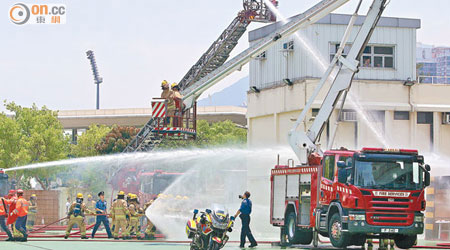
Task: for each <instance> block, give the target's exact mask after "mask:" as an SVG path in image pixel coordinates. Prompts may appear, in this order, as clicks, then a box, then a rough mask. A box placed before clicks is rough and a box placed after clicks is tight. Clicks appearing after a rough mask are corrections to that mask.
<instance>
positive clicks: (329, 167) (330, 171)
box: [322, 155, 335, 181]
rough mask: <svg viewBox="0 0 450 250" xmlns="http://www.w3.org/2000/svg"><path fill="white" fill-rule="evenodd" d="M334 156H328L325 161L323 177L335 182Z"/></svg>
mask: <svg viewBox="0 0 450 250" xmlns="http://www.w3.org/2000/svg"><path fill="white" fill-rule="evenodd" d="M334 165H335V162H334V155H326V156H325V158H324V160H323V173H322V176H323V177H324V178H327V179H328V180H332V181H333V180H334Z"/></svg>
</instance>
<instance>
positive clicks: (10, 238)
mask: <svg viewBox="0 0 450 250" xmlns="http://www.w3.org/2000/svg"><path fill="white" fill-rule="evenodd" d="M5 241H15V239H14V238H13V237H8V239H6V240H5Z"/></svg>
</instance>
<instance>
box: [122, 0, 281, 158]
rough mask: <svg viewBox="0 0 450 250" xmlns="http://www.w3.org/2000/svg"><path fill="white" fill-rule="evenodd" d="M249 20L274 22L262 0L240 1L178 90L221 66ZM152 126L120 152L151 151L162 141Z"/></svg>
mask: <svg viewBox="0 0 450 250" xmlns="http://www.w3.org/2000/svg"><path fill="white" fill-rule="evenodd" d="M252 21H256V22H271V21H274V19H273V16H272V13H271V12H270V10H269V8H268V7H267V6H266V5H265V4H264V1H263V0H256V1H255V0H244V10H243V11H240V12H239V13H238V15H237V16H236V18H234V19H233V21H232V22H231V24H230V25H229V26H228V27H227V28H226V29H225V30H224V31H223V32H222V34H221V35H220V36H219V38H218V39H217V40H216V41H214V43H213V44H212V45H211V46H210V47H209V49H208V50H207V51H206V52H205V53H204V54H203V55H202V57H200V59H199V60H198V61H197V63H196V64H195V65H194V66H192V68H191V69H190V70H189V71H188V73H187V74H186V75H185V76H184V77H183V79H181V81H180V82H179V84H178V85H179V86H180V90H181V91H183V90H184V89H186V88H188V87H189V86H191V85H192V83H194V82H196V81H198V80H200V79H202V78H203V77H205V76H206V75H208V74H209V73H210V72H212V71H214V70H216V69H217V68H218V67H220V66H222V65H223V64H224V63H225V61H226V60H227V59H228V57H229V56H230V53H231V51H232V50H233V49H234V48H235V47H236V45H237V44H238V41H239V39H240V38H241V37H242V35H243V34H244V33H245V31H246V30H247V27H248V25H249V24H250V22H252ZM191 107H192V106H191ZM156 124H157V122H156V120H155V119H153V118H151V119H150V120H149V121H148V122H147V124H145V126H144V127H143V128H142V129H141V131H140V132H139V133H138V134H137V136H136V137H135V138H134V139H133V140H132V141H131V142H130V144H129V145H128V146H127V147H126V148H125V150H124V151H123V152H124V153H129V152H136V151H151V150H153V149H154V148H155V147H156V146H157V145H158V144H159V143H161V141H162V136H161V135H160V134H158V133H155V132H153V131H154V129H155V127H156Z"/></svg>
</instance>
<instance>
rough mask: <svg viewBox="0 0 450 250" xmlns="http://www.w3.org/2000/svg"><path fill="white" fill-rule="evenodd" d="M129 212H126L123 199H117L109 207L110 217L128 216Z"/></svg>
mask: <svg viewBox="0 0 450 250" xmlns="http://www.w3.org/2000/svg"><path fill="white" fill-rule="evenodd" d="M129 214H130V211H129V210H128V205H127V202H126V201H125V200H123V199H117V200H116V201H115V202H113V204H112V206H111V215H112V216H118V215H129Z"/></svg>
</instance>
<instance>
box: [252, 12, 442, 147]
mask: <svg viewBox="0 0 450 250" xmlns="http://www.w3.org/2000/svg"><path fill="white" fill-rule="evenodd" d="M363 19H364V17H359V18H358V21H357V22H356V24H357V25H358V26H356V27H355V28H354V30H353V34H352V36H351V37H350V39H349V41H352V40H353V39H354V37H355V35H356V32H357V30H358V29H359V27H360V26H359V25H360V24H361V23H362V22H363ZM349 20H350V16H349V15H340V14H330V15H328V16H326V17H325V18H323V19H322V20H320V21H319V22H317V23H316V24H314V25H311V26H309V27H308V28H306V29H305V30H302V31H300V34H301V35H300V38H296V37H295V36H291V37H287V38H284V39H280V40H281V41H280V42H279V43H278V44H277V45H275V46H273V47H271V48H269V49H268V50H267V51H265V52H264V53H263V54H261V55H260V56H259V57H258V58H256V59H254V60H252V61H251V63H250V86H249V87H250V91H249V92H248V95H247V97H248V110H247V119H248V127H249V133H248V144H249V146H261V145H287V134H288V131H289V130H290V129H291V127H292V126H293V124H294V122H295V119H296V118H297V117H298V115H299V114H300V112H301V110H302V109H303V107H304V106H305V104H306V102H307V101H308V99H309V97H310V95H311V93H312V92H313V90H314V88H315V86H316V85H317V82H318V81H319V79H320V77H321V76H322V74H323V72H324V71H325V69H326V67H327V66H328V63H329V62H330V60H331V59H330V58H332V57H333V55H334V53H335V51H336V48H337V46H339V41H340V40H341V38H342V35H343V34H344V31H345V29H346V26H347V23H348V21H349ZM278 25H280V24H271V25H268V26H265V27H263V28H260V29H257V30H254V31H251V32H250V33H249V41H250V44H254V43H256V42H257V41H258V40H259V39H261V38H263V37H265V36H267V35H269V34H271V33H272V32H273V31H274V30H275V29H276V27H277V26H278ZM419 28H420V20H418V19H405V18H387V17H383V18H381V20H380V21H379V23H378V26H377V28H376V29H375V31H374V33H373V35H372V37H371V39H370V40H369V44H368V46H367V47H366V48H365V50H364V54H363V56H362V58H361V62H360V63H361V64H360V65H361V66H360V72H359V73H357V74H356V76H355V80H354V81H353V84H352V87H351V91H350V94H349V97H348V98H347V101H346V103H345V105H344V108H343V112H342V115H341V117H340V118H339V117H338V114H339V110H335V112H334V113H333V114H332V116H331V118H330V121H329V123H328V124H327V126H326V128H325V129H324V132H323V134H322V137H321V139H320V143H321V145H323V146H322V147H323V148H324V149H325V148H326V145H327V144H328V140H329V139H330V135H331V134H332V131H333V130H334V129H336V124H339V125H338V127H337V136H336V138H335V140H334V144H333V147H335V148H338V147H341V146H344V147H347V148H351V149H359V148H361V147H365V146H389V147H403V148H416V149H419V150H421V151H422V152H438V153H442V154H445V155H450V125H449V124H448V123H450V113H447V112H450V87H449V86H448V85H440V84H433V85H429V84H418V83H416V84H414V85H413V86H406V85H410V84H411V83H415V80H416V31H417V29H419ZM350 46H351V44H350ZM348 49H349V48H347V49H346V50H345V51H348ZM314 50H317V51H316V52H310V51H314ZM405 82H406V83H408V84H406V85H405ZM288 83H289V84H288ZM291 83H292V84H291ZM326 89H327V88H326V87H325V88H324V91H322V93H321V94H320V95H319V97H318V98H317V100H316V101H315V102H314V105H313V110H311V111H310V114H309V117H308V119H307V121H306V123H307V125H308V124H310V122H311V120H312V119H313V117H314V115H315V114H316V112H317V109H318V108H320V105H321V103H322V100H323V98H324V96H325V94H326ZM338 106H339V105H338ZM337 121H339V122H338V123H337Z"/></svg>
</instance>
